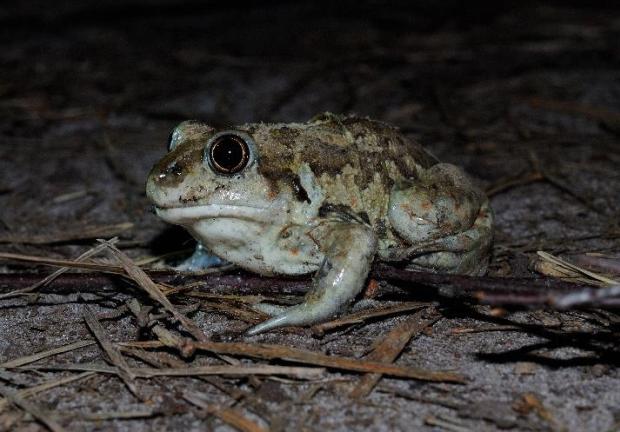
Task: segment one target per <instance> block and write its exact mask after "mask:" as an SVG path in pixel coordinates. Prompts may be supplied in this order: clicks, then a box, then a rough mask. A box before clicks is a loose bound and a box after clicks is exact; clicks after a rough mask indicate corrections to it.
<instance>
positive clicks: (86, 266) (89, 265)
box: [0, 252, 124, 274]
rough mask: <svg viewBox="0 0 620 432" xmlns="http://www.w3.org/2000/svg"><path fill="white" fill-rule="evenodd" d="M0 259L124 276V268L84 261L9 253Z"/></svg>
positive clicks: (2, 253)
mask: <svg viewBox="0 0 620 432" xmlns="http://www.w3.org/2000/svg"><path fill="white" fill-rule="evenodd" d="M0 259H5V260H11V261H22V262H29V263H32V264H43V265H49V266H53V267H68V268H78V269H83V270H93V271H100V272H106V273H114V274H124V271H123V268H122V267H120V266H114V265H110V264H101V263H95V262H84V261H82V262H78V261H71V260H62V259H54V258H46V257H39V256H34V255H23V254H15V253H9V252H0Z"/></svg>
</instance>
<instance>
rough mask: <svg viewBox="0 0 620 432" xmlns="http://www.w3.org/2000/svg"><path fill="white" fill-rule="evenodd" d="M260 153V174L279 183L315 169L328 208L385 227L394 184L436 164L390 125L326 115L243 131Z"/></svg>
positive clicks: (360, 118)
mask: <svg viewBox="0 0 620 432" xmlns="http://www.w3.org/2000/svg"><path fill="white" fill-rule="evenodd" d="M243 129H244V130H246V131H247V132H248V133H250V135H252V136H253V137H254V139H255V141H256V144H257V146H258V148H259V154H260V170H261V172H262V173H263V175H265V176H266V177H268V178H271V179H273V180H274V181H278V180H281V179H282V178H283V177H285V176H291V175H292V176H294V175H295V174H296V173H299V172H300V167H301V166H302V165H304V164H305V165H307V166H309V167H310V169H311V170H312V172H313V173H314V175H315V177H316V179H317V182H318V184H319V185H320V186H321V188H322V189H323V191H324V192H325V204H330V205H336V206H346V207H350V208H351V210H352V211H353V212H355V213H361V214H365V215H367V216H368V219H369V221H370V222H371V223H372V224H373V225H375V224H379V225H381V224H384V223H386V217H385V216H386V212H387V205H388V200H389V195H390V191H391V189H392V186H393V185H394V184H395V183H398V182H402V181H405V180H407V179H415V178H416V177H417V176H418V174H419V172H420V169H425V168H428V167H429V166H431V165H434V164H436V163H437V160H436V159H435V158H434V157H433V156H431V155H430V154H429V153H428V152H426V151H425V150H424V149H423V148H422V147H421V146H420V145H418V144H417V143H415V142H413V141H411V140H409V139H407V138H406V137H404V136H403V135H402V134H401V133H400V131H399V130H398V129H397V128H395V127H393V126H390V125H388V124H386V123H383V122H379V121H376V120H372V119H369V118H364V117H357V116H338V115H334V114H330V113H325V114H321V115H319V116H317V117H315V118H313V119H312V120H310V121H308V122H307V123H286V124H284V123H283V124H251V125H246V126H244V127H243Z"/></svg>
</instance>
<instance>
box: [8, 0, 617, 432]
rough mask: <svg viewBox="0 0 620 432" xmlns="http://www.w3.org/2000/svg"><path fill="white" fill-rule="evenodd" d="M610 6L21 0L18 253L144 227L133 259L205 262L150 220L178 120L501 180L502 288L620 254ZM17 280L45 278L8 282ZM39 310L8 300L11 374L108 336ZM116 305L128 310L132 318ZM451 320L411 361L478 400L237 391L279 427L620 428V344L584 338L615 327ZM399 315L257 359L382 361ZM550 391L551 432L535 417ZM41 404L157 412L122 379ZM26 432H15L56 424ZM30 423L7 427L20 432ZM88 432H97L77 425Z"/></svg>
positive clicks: (217, 326)
mask: <svg viewBox="0 0 620 432" xmlns="http://www.w3.org/2000/svg"><path fill="white" fill-rule="evenodd" d="M586 3H587V6H586ZM607 4H609V5H613V2H578V1H575V2H533V1H532V2H495V3H487V2H479V1H474V2H457V1H444V2H432V1H420V2H404V1H402V2H390V3H387V2H381V1H365V2H359V1H342V2H320V1H319V2H307V3H290V2H285V1H281V2H277V1H271V2H239V1H237V2H235V1H232V2H231V1H227V2H198V1H196V2H173V1H153V2H146V1H132V2H125V1H116V2H114V1H108V2H96V1H58V2H47V1H40V2H20V3H16V4H13V5H9V4H5V3H3V4H2V5H1V6H0V239H2V242H1V243H0V250H1V251H12V252H19V253H28V254H34V255H46V256H52V257H75V256H76V255H77V254H78V253H79V252H81V251H83V250H85V248H86V247H87V246H88V245H90V244H91V243H92V242H90V241H87V242H81V244H79V243H80V242H54V241H48V242H39V244H33V243H37V242H33V241H32V239H33V238H39V239H40V238H43V239H50V240H54V239H55V238H58V236H59V235H60V233H67V232H69V233H71V232H76V231H79V230H80V229H82V228H83V227H89V226H93V225H97V226H99V225H110V224H115V223H124V222H131V223H132V224H133V225H132V228H131V229H130V230H128V231H125V232H123V237H122V241H123V242H124V243H123V249H124V250H125V251H126V252H127V253H129V254H130V255H132V256H134V257H136V258H139V257H144V256H146V255H151V254H155V253H161V252H162V251H170V250H175V248H179V247H187V246H191V243H190V240H189V239H188V238H187V236H185V235H184V234H183V233H182V232H180V231H178V230H174V229H172V228H170V227H167V226H165V224H163V223H162V222H160V221H158V220H156V218H155V217H154V216H153V215H152V214H151V213H150V212H149V211H148V209H149V206H148V203H147V201H146V199H145V196H144V191H143V186H144V180H145V177H146V173H147V172H148V170H149V168H150V166H151V165H152V164H153V163H154V162H155V161H156V160H157V159H158V158H160V157H161V156H162V155H163V154H164V152H165V145H166V139H167V136H168V133H169V131H170V129H171V128H172V127H173V126H174V125H175V124H176V123H178V122H180V121H182V120H186V119H191V118H197V119H201V120H204V121H207V122H209V123H211V124H213V125H217V126H220V125H231V124H237V123H241V122H257V121H282V122H287V121H304V120H306V119H309V118H310V117H312V116H313V115H315V114H316V113H319V112H322V111H332V112H336V113H357V114H360V115H369V116H371V117H374V118H377V119H380V120H384V121H388V122H391V123H394V124H395V125H397V126H399V127H401V129H402V130H403V131H404V132H405V133H406V134H407V135H409V136H410V137H412V138H414V139H417V140H418V141H419V142H421V143H422V144H423V145H425V146H426V147H427V148H429V149H430V150H431V151H432V152H433V153H435V154H436V155H437V156H438V157H439V158H440V159H442V160H446V161H450V162H453V163H456V164H458V165H461V166H463V167H464V168H465V169H466V170H467V171H468V172H469V173H471V174H472V175H473V176H474V177H476V178H477V179H479V181H480V182H481V184H482V185H483V187H485V188H487V190H488V191H489V194H490V195H491V196H492V206H493V208H494V211H495V213H496V219H497V230H496V237H495V246H494V258H493V262H492V266H491V270H490V272H491V274H494V275H501V276H528V277H529V276H532V272H531V270H530V269H529V268H528V263H529V261H530V260H531V259H532V258H533V257H534V255H535V252H536V251H537V250H545V251H548V252H551V253H555V254H563V256H566V257H571V256H575V255H578V254H583V253H586V252H599V253H603V254H607V255H611V256H617V254H618V253H620V240H618V238H619V237H620V228H619V227H618V220H619V218H618V216H619V213H620V200H619V198H620V171H619V170H618V165H619V164H620V147H619V145H620V137H619V135H620V43H619V42H620V13H619V12H620V7H619V6H616V7H609V6H606V5H607ZM37 236H38V237H37ZM55 236H56V237H55ZM28 240H30V241H28ZM59 243H60V244H59ZM0 271H2V272H13V271H31V269H30V268H26V267H20V266H16V265H14V264H11V265H9V264H3V265H2V266H0ZM48 297H49V298H48ZM119 299H120V300H118V301H122V299H123V297H122V295H120V297H119ZM39 300H40V302H38V303H37V302H32V301H27V300H22V299H17V300H11V301H4V302H3V304H0V360H4V359H10V358H15V357H19V356H21V355H26V354H31V353H32V352H34V351H38V350H40V349H44V348H46V347H53V346H58V345H60V344H62V343H67V342H70V341H73V340H75V339H80V338H87V337H89V336H88V331H87V330H86V328H85V327H84V325H83V322H82V314H83V309H82V308H81V307H82V304H81V302H80V301H78V300H79V299H76V298H75V297H71V296H43V297H42V298H41V299H39ZM96 307H98V308H100V309H101V312H105V311H106V307H109V305H108V306H106V305H105V304H103V305H102V304H98V303H97V305H96ZM442 313H443V314H444V315H443V316H444V318H443V319H441V320H440V321H439V322H438V323H437V324H435V325H434V326H433V328H432V331H429V332H428V334H422V335H420V336H419V337H418V338H416V339H415V340H414V341H413V342H411V344H410V345H409V346H408V348H407V349H406V350H405V352H404V353H403V355H402V357H401V360H400V361H401V362H402V363H403V364H410V365H418V366H421V367H433V368H453V369H456V370H457V371H459V372H461V373H464V374H466V375H467V376H468V377H469V378H470V382H469V383H468V384H467V385H465V386H444V385H420V384H418V383H414V382H408V381H399V380H383V381H382V382H389V384H390V385H391V386H395V387H397V388H399V389H401V391H402V392H405V393H403V394H408V395H409V398H406V397H403V396H402V394H401V396H396V395H395V394H394V393H389V392H388V393H384V392H378V391H375V393H373V395H372V396H371V397H370V398H368V399H366V400H363V401H351V400H348V399H347V398H346V397H343V396H342V394H343V393H342V390H341V388H340V387H339V386H342V385H345V386H346V383H345V384H339V383H338V382H337V381H334V382H332V383H329V382H328V383H326V384H324V386H323V387H321V389H320V391H319V392H318V393H317V395H316V396H315V397H314V398H310V399H308V400H307V399H304V395H306V394H307V393H306V392H307V391H308V387H310V386H309V385H304V386H299V385H289V384H286V383H279V382H273V381H269V380H266V381H262V382H259V383H258V384H257V383H256V382H253V383H247V382H240V383H238V385H240V386H246V388H249V389H250V390H251V391H252V392H254V393H253V394H254V397H256V398H259V399H260V400H261V401H262V402H264V403H266V404H267V405H266V406H267V407H268V410H267V411H268V412H267V413H263V417H262V418H263V419H267V422H268V423H269V424H270V425H271V427H273V428H274V429H277V428H278V427H282V428H287V429H288V428H292V427H295V428H297V429H302V428H306V429H307V430H321V429H323V430H325V429H328V430H351V429H362V428H369V429H373V430H389V429H393V428H397V429H402V430H405V429H408V428H410V427H412V425H414V426H415V427H419V428H422V427H426V428H427V429H428V430H431V427H430V426H423V425H424V424H425V421H426V420H425V419H427V418H428V417H429V416H440V417H441V416H444V417H443V418H448V419H452V420H454V421H457V423H458V422H460V423H458V424H459V425H460V426H461V427H465V428H469V429H472V430H495V429H497V428H498V427H500V426H501V427H513V428H514V427H517V428H519V429H531V430H546V429H553V430H563V429H564V430H612V429H614V428H618V420H617V418H618V415H619V412H618V411H617V407H618V406H620V393H619V392H618V391H617V389H618V388H619V385H620V379H619V378H620V377H619V376H618V371H617V368H616V365H617V359H616V352H615V348H614V347H613V344H612V346H611V347H610V346H605V345H595V346H592V345H587V346H585V347H584V345H583V344H581V343H577V342H575V341H576V340H577V341H580V340H581V339H579V337H581V338H585V339H586V340H588V339H590V338H591V337H592V336H591V335H593V334H602V333H604V334H613V331H614V328H615V327H614V325H616V323H617V322H618V321H617V316H616V315H615V314H598V313H594V312H571V313H564V314H558V313H555V312H548V311H547V312H543V311H536V312H516V313H509V314H508V315H506V316H505V319H506V320H508V321H507V323H508V324H509V325H512V326H514V325H518V324H519V323H528V324H533V325H535V326H542V327H545V326H549V327H553V328H554V329H555V330H557V331H558V332H560V333H561V334H562V337H557V338H554V337H550V336H549V335H548V334H547V335H543V334H541V332H531V331H529V330H524V329H523V328H521V329H520V330H517V331H515V330H514V329H513V330H504V331H499V330H498V329H496V331H492V332H486V331H483V332H473V333H465V334H460V333H458V332H455V329H460V328H475V329H482V328H488V327H489V326H490V325H492V324H498V323H497V322H495V321H493V318H492V312H491V311H490V310H489V309H488V308H476V309H475V310H474V309H471V310H469V309H467V308H465V309H458V308H457V309H454V308H450V307H447V308H446V309H444V310H443V312H442ZM194 319H195V320H196V321H197V322H198V323H199V324H200V325H201V326H202V327H203V328H204V329H205V331H206V332H207V333H208V334H210V335H213V334H218V333H221V332H222V331H227V330H230V329H231V328H232V329H237V330H238V329H239V328H242V327H243V323H241V322H239V321H237V320H234V319H230V318H224V317H222V316H220V315H217V314H210V313H205V312H199V313H198V314H197V315H196V316H195V317H194ZM400 319H402V317H395V318H390V319H387V320H382V321H378V322H374V323H371V324H369V325H368V326H362V327H361V328H359V327H358V328H355V329H353V330H352V331H343V332H341V333H339V332H336V333H334V334H331V335H329V336H327V337H326V338H323V339H316V338H314V337H312V335H310V334H288V333H274V334H270V335H266V336H261V337H259V338H255V339H253V340H257V341H267V342H275V343H286V344H291V345H296V346H301V347H307V348H311V349H316V350H322V351H324V352H331V353H336V354H341V355H350V356H360V355H362V354H363V353H364V352H365V351H366V349H367V348H368V347H369V346H370V345H371V344H372V342H373V340H374V339H375V338H376V337H378V336H380V335H381V334H383V333H385V332H386V331H387V330H389V329H390V328H392V327H393V325H394V324H395V323H396V322H398V321H399V320H400ZM134 324H135V323H133V321H132V319H131V318H130V317H124V318H123V319H121V320H119V321H112V322H107V323H106V330H108V331H109V332H110V334H111V337H112V338H113V339H114V340H130V339H132V338H135V336H136V334H135V333H136V329H135V327H134ZM504 325H506V323H504ZM577 333H578V335H576V334H577ZM575 338H576V339H575ZM80 356H81V357H78V358H77V359H76V358H75V357H70V356H69V357H66V359H67V361H69V360H71V361H78V360H79V361H94V360H96V359H100V353H99V352H98V351H97V350H96V349H95V348H92V349H91V350H90V351H88V350H84V351H83V354H80ZM47 375H49V376H48V377H47V376H46V377H47V378H49V377H52V376H54V375H53V374H47ZM330 376H332V377H340V378H342V377H344V378H345V379H350V378H351V376H347V375H343V376H339V375H330ZM23 380H24V381H25V382H26V383H28V384H36V383H37V382H38V381H37V377H36V376H29V377H25V378H23ZM96 380H99V381H96ZM148 386H150V387H149V388H150V389H151V391H152V398H153V401H154V402H153V403H154V405H155V406H158V407H165V406H169V405H170V403H169V402H170V399H172V400H176V399H177V398H178V393H179V392H181V391H182V390H183V389H186V388H193V389H195V390H196V391H201V392H204V394H205V395H206V397H208V398H212V399H213V402H214V403H225V401H226V398H224V399H222V398H223V396H222V395H221V394H220V393H218V391H216V390H214V389H213V388H212V387H209V386H208V385H206V384H205V383H203V382H198V381H193V380H191V379H185V380H183V379H174V380H172V379H170V380H164V379H160V380H156V381H153V382H149V383H148ZM94 389H98V390H99V391H95V390H94ZM119 392H120V395H118V394H119ZM529 392H531V393H533V394H535V395H537V398H538V399H539V400H541V401H542V403H543V404H544V407H545V409H547V410H548V412H549V413H551V414H550V415H551V418H552V420H549V417H545V415H541V414H538V415H537V414H536V412H530V413H529V414H528V413H525V414H523V413H520V412H519V411H518V410H515V409H513V405H514V403H515V401H516V400H519V398H521V396H522V395H523V394H525V393H529ZM412 395H413V396H412ZM423 395H424V396H429V395H430V396H432V397H433V398H436V399H435V401H436V400H441V401H444V402H445V401H446V400H449V401H452V402H454V403H457V405H458V406H461V407H463V406H464V407H465V408H461V409H456V408H454V406H455V405H454V403H453V404H452V405H450V404H449V403H437V402H432V401H429V400H426V401H423V400H421V399H420V397H421V396H423ZM416 398H417V399H416ZM34 400H36V401H37V402H39V403H41V404H43V405H44V406H46V407H47V408H49V409H51V410H61V411H62V410H68V412H73V411H75V412H80V411H82V412H83V411H89V412H94V411H119V410H123V409H128V407H134V406H137V403H136V401H135V400H133V399H132V397H131V396H130V395H129V394H128V393H127V392H126V390H125V389H124V387H123V386H122V384H120V382H117V380H108V379H105V378H96V379H95V380H93V381H90V382H88V383H83V384H74V385H72V386H66V387H63V388H62V389H60V390H55V391H54V392H51V393H47V394H45V395H41V396H38V397H37V398H34ZM455 401H456V402H455ZM11 419H13V420H15V418H13V417H11V418H10V419H9V420H11ZM16 419H17V420H15V421H16V423H10V424H11V425H13V426H14V425H15V424H17V425H19V426H20V427H24V428H31V429H32V428H34V430H36V428H37V427H38V426H36V424H34V423H29V422H28V421H27V419H26V420H24V419H23V418H22V417H19V416H18V417H16ZM455 419H456V420H455ZM9 420H7V417H6V415H5V416H4V417H3V414H0V430H1V429H2V427H3V425H5V426H6V425H7V424H9V423H7V422H9ZM13 420H11V421H13ZM209 421H211V422H213V423H210V425H211V426H212V427H216V426H217V427H219V426H221V423H218V422H217V421H214V420H213V419H211V420H209ZM3 422H4V423H3ZM65 424H68V425H70V426H71V427H75V428H79V427H86V428H92V427H94V426H93V423H92V422H86V421H80V420H76V419H73V420H67V422H65ZM218 425H219V426H218ZM97 427H99V428H101V429H102V430H114V429H120V430H149V429H150V428H157V427H161V428H163V427H168V428H176V429H179V430H180V429H181V428H182V429H184V430H194V429H195V430H199V429H200V428H202V427H204V423H203V420H201V419H200V417H199V416H197V415H196V413H195V412H193V411H185V412H181V413H180V414H176V415H162V416H159V417H155V418H148V419H145V420H129V421H124V422H121V421H115V422H103V423H99V424H97ZM31 429H27V430H31Z"/></svg>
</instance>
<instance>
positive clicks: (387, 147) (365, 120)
mask: <svg viewBox="0 0 620 432" xmlns="http://www.w3.org/2000/svg"><path fill="white" fill-rule="evenodd" d="M146 194H147V197H148V198H149V200H150V201H151V202H152V203H153V206H154V209H155V212H156V214H157V215H158V216H159V217H160V218H161V219H163V220H164V221H165V222H168V223H171V224H176V225H181V226H182V227H184V228H185V229H186V230H187V231H189V233H190V234H191V235H192V236H193V237H194V238H195V239H196V240H197V241H198V250H197V252H196V254H195V256H193V257H192V258H191V260H190V265H189V266H186V269H188V268H189V269H190V270H194V271H195V270H197V268H196V267H200V265H201V263H203V262H204V263H206V265H213V264H214V263H218V262H222V261H223V262H229V263H232V264H235V265H237V266H238V267H240V268H242V269H245V270H247V271H250V272H254V273H258V274H260V275H264V276H278V275H280V276H291V277H297V276H300V277H301V276H303V275H313V276H312V282H311V286H310V289H309V291H308V292H307V294H306V295H305V297H304V299H303V301H301V303H299V304H296V305H293V306H287V307H283V306H278V305H275V304H269V303H260V304H258V305H257V308H258V309H259V310H263V311H266V312H268V313H269V314H270V315H271V317H270V318H268V319H266V320H265V321H263V322H261V323H260V324H258V325H255V326H253V327H251V328H250V329H249V330H248V331H247V334H248V335H257V334H259V333H263V332H267V331H271V330H274V329H278V328H281V327H288V326H309V325H313V324H316V323H320V322H324V321H327V320H329V319H332V318H334V317H336V316H338V315H339V314H340V313H342V312H344V311H345V310H347V308H348V307H349V306H350V305H351V303H353V302H354V300H355V299H356V298H357V297H358V295H359V294H360V292H361V291H362V290H363V289H364V287H365V286H366V281H367V278H368V275H369V272H370V269H371V267H372V265H373V263H386V264H392V265H397V266H400V267H402V268H405V269H408V270H414V271H430V272H435V273H449V274H463V275H483V274H484V273H485V272H486V269H487V266H488V263H489V257H490V250H491V244H492V237H493V212H492V209H491V207H490V204H489V199H488V198H487V196H486V195H485V193H484V192H483V191H482V189H481V188H480V187H479V186H478V185H477V183H476V182H475V181H474V180H472V178H471V177H470V176H468V175H467V174H466V173H465V172H464V171H463V170H462V169H460V168H458V167H457V166H456V165H453V164H449V163H445V162H440V161H439V160H438V159H437V158H436V157H435V156H433V155H432V154H431V153H430V152H429V151H427V150H426V149H425V148H423V147H422V146H421V145H420V144H418V143H417V141H415V140H413V139H411V138H409V137H408V136H406V135H405V134H403V133H402V132H401V131H400V129H398V128H397V127H395V126H392V125H390V124H388V123H385V122H382V121H379V120H373V119H371V118H369V117H363V116H356V115H352V114H349V115H344V114H342V115H341V114H333V113H323V114H319V115H317V116H315V117H313V118H312V119H310V120H308V121H306V122H299V123H246V124H242V125H238V126H234V127H225V128H216V127H213V126H210V125H209V124H207V123H205V122H201V121H196V120H189V121H184V122H182V123H180V124H179V125H178V126H176V127H175V128H174V129H173V131H172V133H171V134H170V138H169V141H168V152H167V154H166V155H165V156H164V157H163V158H161V160H159V161H158V162H157V163H156V164H155V165H154V166H153V168H152V170H151V171H150V173H149V175H148V178H147V181H146ZM207 253H208V254H210V255H213V256H215V257H216V259H215V260H214V259H213V258H212V257H207V259H206V260H202V259H200V258H201V256H205V254H207ZM217 258H219V259H220V260H221V261H218V259H217Z"/></svg>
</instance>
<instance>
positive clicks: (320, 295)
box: [247, 221, 377, 335]
mask: <svg viewBox="0 0 620 432" xmlns="http://www.w3.org/2000/svg"><path fill="white" fill-rule="evenodd" d="M309 235H310V236H311V237H312V238H313V240H314V241H315V242H316V243H317V245H318V246H319V249H320V250H321V252H323V254H324V256H325V258H324V260H323V263H322V264H321V267H320V268H319V270H318V271H317V273H316V275H315V277H314V280H313V283H312V288H311V290H310V291H309V292H308V294H306V296H305V298H304V301H303V302H302V303H301V304H298V305H296V306H292V307H290V308H287V309H285V311H284V312H282V313H280V314H278V315H276V316H274V317H273V318H271V319H269V320H267V321H265V322H263V323H261V324H258V325H257V326H255V327H252V328H251V329H250V330H248V332H247V333H248V334H249V335H255V334H258V333H262V332H265V331H268V330H273V329H275V328H279V327H285V326H296V325H308V324H313V323H316V322H320V321H324V320H326V319H328V318H330V317H332V316H334V315H335V314H337V313H338V312H340V311H341V310H342V309H343V308H344V307H345V306H347V305H348V304H349V303H350V302H351V301H353V299H354V298H355V296H356V295H357V294H358V293H359V292H360V291H361V289H362V288H363V286H364V282H365V280H366V276H368V272H369V270H370V266H371V264H372V260H373V258H374V255H375V251H376V247H377V239H376V237H375V234H374V233H373V231H372V229H371V228H370V227H368V226H366V225H362V224H360V223H357V222H342V221H326V222H324V223H322V224H321V225H320V226H319V227H318V228H316V229H315V230H313V231H312V232H311V233H310V234H309Z"/></svg>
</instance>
